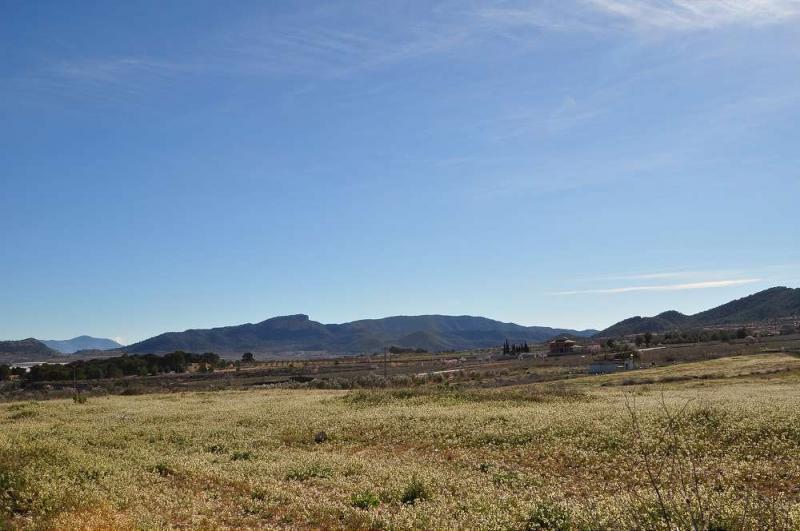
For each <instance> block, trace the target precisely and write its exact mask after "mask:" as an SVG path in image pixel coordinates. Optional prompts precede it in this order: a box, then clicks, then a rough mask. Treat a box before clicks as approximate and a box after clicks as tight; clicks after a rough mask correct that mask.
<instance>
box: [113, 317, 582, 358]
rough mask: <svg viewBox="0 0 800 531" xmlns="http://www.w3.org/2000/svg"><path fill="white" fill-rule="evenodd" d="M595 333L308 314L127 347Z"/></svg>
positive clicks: (457, 342)
mask: <svg viewBox="0 0 800 531" xmlns="http://www.w3.org/2000/svg"><path fill="white" fill-rule="evenodd" d="M595 332H596V330H583V331H578V330H567V329H559V328H549V327H540V326H521V325H517V324H514V323H503V322H500V321H494V320H492V319H486V318H484V317H471V316H447V315H419V316H396V317H387V318H384V319H365V320H361V321H353V322H350V323H343V324H322V323H319V322H317V321H312V320H310V319H309V317H308V316H307V315H303V314H299V315H288V316H283V317H274V318H272V319H267V320H266V321H262V322H260V323H256V324H249V323H248V324H243V325H238V326H227V327H222V328H212V329H200V330H186V331H185V332H169V333H166V334H161V335H158V336H156V337H153V338H150V339H147V340H145V341H142V342H140V343H136V344H133V345H130V346H128V347H125V349H124V350H125V351H126V352H130V353H148V352H152V353H164V352H172V351H175V350H185V351H191V352H207V351H208V352H216V353H219V354H230V353H241V352H248V351H249V352H254V353H280V352H296V351H325V352H330V353H341V354H345V353H360V352H373V351H378V350H381V349H383V347H384V346H387V345H395V346H401V347H414V348H424V349H426V350H429V351H441V350H451V349H454V350H463V349H472V348H485V347H492V346H497V345H500V344H501V343H502V342H503V341H504V340H505V339H508V340H509V341H512V342H513V341H517V342H522V341H529V342H536V341H544V340H546V339H549V338H551V337H553V336H555V335H559V334H573V335H578V336H583V337H588V336H590V335H592V334H594V333H595Z"/></svg>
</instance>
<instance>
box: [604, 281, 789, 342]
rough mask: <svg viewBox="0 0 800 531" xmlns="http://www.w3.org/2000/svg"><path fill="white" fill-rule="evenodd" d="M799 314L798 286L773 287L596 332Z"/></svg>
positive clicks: (608, 334) (623, 333)
mask: <svg viewBox="0 0 800 531" xmlns="http://www.w3.org/2000/svg"><path fill="white" fill-rule="evenodd" d="M792 316H800V288H795V289H792V288H786V287H777V288H770V289H766V290H764V291H760V292H758V293H755V294H753V295H749V296H747V297H743V298H741V299H736V300H734V301H731V302H729V303H727V304H723V305H722V306H717V307H716V308H712V309H710V310H706V311H704V312H700V313H696V314H694V315H684V314H682V313H680V312H676V311H669V312H664V313H660V314H658V315H656V316H655V317H631V318H629V319H625V320H624V321H620V322H618V323H617V324H615V325H613V326H610V327H609V328H606V329H605V330H603V331H602V332H600V333H598V334H597V335H598V336H600V337H616V336H626V335H631V334H643V333H645V332H653V333H662V332H669V331H672V330H681V329H684V330H685V329H689V328H707V327H713V326H722V325H732V324H745V323H753V322H758V321H765V320H769V319H779V318H783V317H792Z"/></svg>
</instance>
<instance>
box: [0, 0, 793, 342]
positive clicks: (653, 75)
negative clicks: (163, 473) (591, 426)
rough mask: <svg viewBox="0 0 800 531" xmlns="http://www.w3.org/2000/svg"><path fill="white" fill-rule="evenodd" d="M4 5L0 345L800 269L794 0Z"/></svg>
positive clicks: (577, 295)
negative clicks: (16, 340)
mask: <svg viewBox="0 0 800 531" xmlns="http://www.w3.org/2000/svg"><path fill="white" fill-rule="evenodd" d="M0 10H1V11H0V14H1V15H2V16H0V38H1V39H2V46H0V124H2V126H0V184H1V185H2V187H1V188H0V190H1V193H0V237H1V238H2V239H1V240H0V297H1V298H2V300H1V301H0V338H8V339H11V338H22V337H29V336H33V337H38V338H43V339H49V338H65V337H72V336H75V335H78V334H82V333H88V334H92V335H97V336H106V337H115V338H119V339H120V340H122V341H123V342H130V341H134V340H138V339H143V338H146V337H149V336H151V335H154V334H156V333H160V332H163V331H169V330H183V329H186V328H190V327H209V326H218V325H226V324H236V323H242V322H256V321H260V320H262V319H265V318H267V317H271V316H274V315H282V314H288V313H307V314H309V315H310V316H311V317H312V318H313V319H316V320H320V321H323V322H343V321H348V320H352V319H358V318H369V317H381V316H385V315H394V314H420V313H444V314H458V315H460V314H472V315H484V316H487V317H492V318H496V319H501V320H505V321H514V322H518V323H521V324H529V325H532V324H537V325H551V326H569V327H579V328H584V327H595V328H601V327H605V326H607V325H610V324H611V323H613V322H615V321H617V320H619V319H622V318H625V317H628V316H630V315H652V314H655V313H658V312H660V311H662V310H666V309H678V310H681V311H684V312H696V311H699V310H702V309H705V308H708V307H711V306H714V305H717V304H720V303H723V302H726V301H728V300H730V299H732V298H735V297H740V296H744V295H746V294H749V293H752V292H755V291H758V290H760V289H763V288H766V287H769V286H773V285H788V286H793V287H796V286H798V285H800V245H798V244H799V243H800V236H798V226H800V208H798V198H799V197H800V169H799V168H800V149H798V133H800V90H798V87H800V2H798V1H797V0H758V1H757V0H740V1H731V0H726V1H722V0H705V1H701V0H698V1H690V0H640V1H634V0H575V1H571V0H558V1H539V2H530V3H521V2H520V3H516V2H474V3H473V2H435V3H434V2H427V1H426V2H412V3H405V2H391V3H387V2H350V1H348V2H327V1H326V2H319V3H314V2H296V3H289V2H245V1H242V2H235V3H232V4H231V3H221V2H212V1H191V2H188V1H187V2H166V3H165V2H157V1H153V2H145V1H138V2H49V3H48V2H22V1H5V2H2V3H0Z"/></svg>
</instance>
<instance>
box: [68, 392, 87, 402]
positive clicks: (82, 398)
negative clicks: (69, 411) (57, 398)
mask: <svg viewBox="0 0 800 531" xmlns="http://www.w3.org/2000/svg"><path fill="white" fill-rule="evenodd" d="M88 400H89V397H87V396H86V395H82V394H80V393H75V394H74V395H72V401H73V402H74V403H76V404H85V403H86V402H87V401H88Z"/></svg>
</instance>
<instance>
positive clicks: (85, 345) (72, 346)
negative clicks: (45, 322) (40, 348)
mask: <svg viewBox="0 0 800 531" xmlns="http://www.w3.org/2000/svg"><path fill="white" fill-rule="evenodd" d="M42 343H44V344H45V345H47V346H48V347H50V348H52V349H53V350H57V351H59V352H62V353H64V354H73V353H75V352H78V351H79V350H111V349H115V348H120V347H121V346H122V345H120V344H119V343H117V342H116V341H114V340H113V339H106V338H103V337H91V336H78V337H73V338H72V339H64V340H58V339H47V340H42Z"/></svg>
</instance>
